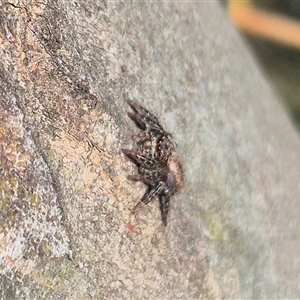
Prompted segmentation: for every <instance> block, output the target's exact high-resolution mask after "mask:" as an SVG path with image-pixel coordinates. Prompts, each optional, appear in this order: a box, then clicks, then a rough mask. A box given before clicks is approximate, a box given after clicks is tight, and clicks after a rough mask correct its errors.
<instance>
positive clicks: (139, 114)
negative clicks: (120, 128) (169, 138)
mask: <svg viewBox="0 0 300 300" xmlns="http://www.w3.org/2000/svg"><path fill="white" fill-rule="evenodd" d="M128 104H129V105H130V107H131V108H132V110H133V111H134V112H135V113H134V114H133V113H128V116H129V117H130V118H131V119H132V120H133V121H134V122H135V123H136V124H137V126H138V127H139V128H141V129H142V130H146V131H150V130H156V131H159V132H161V131H163V128H162V126H161V125H160V124H159V122H158V119H157V118H156V117H155V116H153V115H152V114H151V113H150V112H149V111H148V110H147V109H145V108H144V107H142V106H141V105H139V104H137V103H135V102H133V101H128Z"/></svg>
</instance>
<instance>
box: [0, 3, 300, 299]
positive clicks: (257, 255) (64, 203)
mask: <svg viewBox="0 0 300 300" xmlns="http://www.w3.org/2000/svg"><path fill="white" fill-rule="evenodd" d="M0 40H1V43H0V55H1V58H2V59H1V62H0V76H1V83H0V89H1V96H2V97H1V100H0V120H1V128H0V141H1V143H0V151H1V153H0V154H1V161H0V174H1V176H0V186H1V196H0V197H1V198H0V199H1V202H0V226H1V228H2V229H1V231H0V263H1V273H0V274H1V277H0V291H1V292H0V295H1V296H0V297H1V299H42V298H46V299H124V298H130V299H137V298H141V299H144V298H146V299H147V298H149V299H175V298H176V299H188V298H189V299H190V298H194V299H199V298H206V299H208V298H209V299H213V298H223V299H224V298H252V299H254V298H298V297H299V296H300V291H299V280H300V278H299V277H300V275H299V274H300V272H299V270H300V259H299V253H300V240H299V238H300V233H299V228H300V217H299V216H300V205H299V194H300V185H299V175H300V152H299V149H300V141H299V137H298V135H297V134H296V132H295V130H294V129H293V127H292V126H291V124H290V121H289V120H288V118H287V116H286V113H285V112H284V110H283V108H282V107H281V105H280V103H279V101H278V99H277V98H276V96H275V95H274V93H273V92H272V90H271V89H270V87H269V85H268V83H267V82H266V80H265V79H264V77H263V75H262V74H261V72H260V70H259V68H258V66H257V65H256V63H255V61H254V59H253V58H252V56H251V54H250V53H249V51H248V49H247V48H246V47H245V45H244V43H243V41H242V40H241V38H240V36H239V35H238V33H237V32H236V30H235V29H234V28H233V26H232V25H231V24H230V22H229V21H228V20H227V17H226V14H225V11H224V10H223V9H222V7H221V6H220V5H219V4H218V3H217V2H213V3H211V2H186V3H185V2H162V3H156V2H149V3H142V2H132V3H130V2H128V1H124V2H114V1H109V2H102V1H83V0H79V1H76V2H74V1H68V0H67V1H64V2H61V1H48V2H47V1H45V2H35V1H31V2H29V1H11V2H10V3H4V2H2V3H1V10H0ZM127 99H132V100H135V101H138V102H140V103H141V104H142V105H143V106H145V107H147V108H148V109H149V110H150V111H151V112H153V113H154V114H155V115H156V116H157V117H158V118H159V120H160V122H161V123H162V125H163V126H164V127H165V129H166V130H168V131H169V132H171V133H172V135H173V137H174V139H175V141H176V142H177V144H178V148H177V152H178V153H179V154H180V155H181V157H182V161H183V166H184V173H185V188H184V190H183V191H182V192H181V193H180V194H178V195H176V196H175V197H174V198H173V199H172V202H171V211H170V216H169V224H168V226H167V227H166V228H164V226H163V224H162V222H161V218H160V212H159V209H158V203H157V201H154V202H153V203H151V204H149V205H147V207H145V208H144V209H143V210H142V211H141V212H140V213H139V214H138V216H137V218H136V219H135V218H134V217H132V216H131V214H130V209H131V208H132V207H133V206H134V205H135V204H136V203H137V201H139V199H140V197H141V196H142V195H143V192H144V190H145V187H144V186H143V185H142V184H137V183H132V182H128V181H127V179H126V175H127V174H128V173H133V172H134V171H135V169H134V166H133V165H132V164H131V163H130V162H129V161H128V160H127V159H126V158H125V157H124V155H122V154H121V151H120V149H121V148H131V147H135V146H134V142H133V140H132V135H133V134H134V133H136V132H137V129H136V128H135V126H134V125H133V124H132V122H131V121H130V119H129V118H128V117H127V111H128V107H127V104H126V102H125V100H127Z"/></svg>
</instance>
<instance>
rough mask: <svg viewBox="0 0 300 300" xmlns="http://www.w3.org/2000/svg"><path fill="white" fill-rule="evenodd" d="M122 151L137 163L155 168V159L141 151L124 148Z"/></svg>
mask: <svg viewBox="0 0 300 300" xmlns="http://www.w3.org/2000/svg"><path fill="white" fill-rule="evenodd" d="M122 152H123V153H124V154H125V155H126V156H128V157H129V158H130V159H131V160H132V161H133V162H134V163H135V164H137V165H139V166H144V167H147V168H154V167H155V161H153V160H151V159H149V158H148V157H146V156H144V155H142V154H141V153H139V152H137V151H133V150H128V149H122Z"/></svg>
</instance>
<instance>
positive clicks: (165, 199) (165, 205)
mask: <svg viewBox="0 0 300 300" xmlns="http://www.w3.org/2000/svg"><path fill="white" fill-rule="evenodd" d="M159 200H160V211H161V216H162V221H163V223H164V225H165V226H167V217H168V213H169V203H170V196H162V197H160V199H159Z"/></svg>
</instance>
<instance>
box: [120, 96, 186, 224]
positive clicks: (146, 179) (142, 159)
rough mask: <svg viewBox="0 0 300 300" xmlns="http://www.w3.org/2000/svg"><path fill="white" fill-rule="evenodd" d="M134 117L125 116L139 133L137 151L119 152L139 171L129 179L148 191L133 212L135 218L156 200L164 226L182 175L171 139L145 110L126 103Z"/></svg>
mask: <svg viewBox="0 0 300 300" xmlns="http://www.w3.org/2000/svg"><path fill="white" fill-rule="evenodd" d="M128 104H129V105H130V107H131V109H132V110H133V112H134V113H128V116H129V117H130V118H131V119H132V120H133V121H134V122H135V124H136V125H137V127H138V128H140V129H141V130H142V132H140V133H139V134H137V135H136V136H135V137H134V139H135V141H136V143H137V145H138V149H137V150H128V149H122V152H123V153H124V154H125V155H126V156H127V157H129V158H130V159H131V160H132V162H133V163H134V164H136V165H137V167H138V174H136V175H128V176H127V178H128V179H129V180H132V181H142V182H143V183H144V184H145V185H146V186H147V187H148V190H147V192H146V193H145V195H144V196H143V197H142V199H141V201H140V202H138V203H137V204H136V205H135V207H134V208H133V209H132V211H131V212H132V214H134V215H135V214H136V213H137V212H138V211H139V210H140V209H141V208H142V207H143V206H144V205H146V204H148V203H149V202H150V201H152V200H153V199H154V198H158V199H159V203H160V210H161V215H162V221H163V224H164V226H167V216H168V212H169V201H170V197H171V196H172V195H174V194H175V193H177V192H179V191H180V190H181V189H182V187H183V171H182V166H181V160H180V158H179V156H178V154H176V153H174V152H173V150H174V149H175V144H174V142H173V141H172V137H171V135H170V134H169V133H168V132H166V131H165V130H164V129H163V127H162V126H161V125H160V124H159V122H158V120H157V118H156V117H155V116H154V115H152V114H151V113H150V112H149V111H148V110H146V109H145V108H144V107H142V106H141V105H139V104H138V103H135V102H133V101H128Z"/></svg>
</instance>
